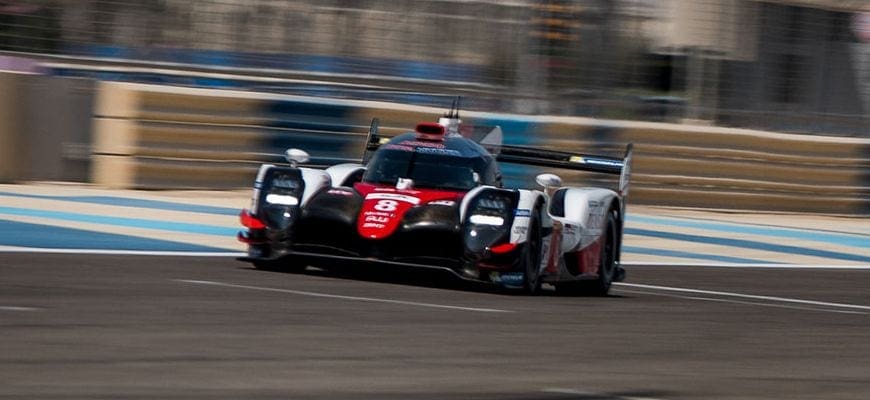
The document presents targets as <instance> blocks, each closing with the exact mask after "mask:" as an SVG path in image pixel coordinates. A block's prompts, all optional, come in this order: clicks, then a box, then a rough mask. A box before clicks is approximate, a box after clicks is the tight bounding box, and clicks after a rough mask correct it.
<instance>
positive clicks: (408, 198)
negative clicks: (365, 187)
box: [366, 193, 420, 211]
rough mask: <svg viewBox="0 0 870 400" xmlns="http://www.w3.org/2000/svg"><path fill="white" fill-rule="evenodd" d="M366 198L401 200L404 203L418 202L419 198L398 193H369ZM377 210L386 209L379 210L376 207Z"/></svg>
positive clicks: (415, 203)
mask: <svg viewBox="0 0 870 400" xmlns="http://www.w3.org/2000/svg"><path fill="white" fill-rule="evenodd" d="M366 200H393V201H402V202H405V203H411V204H414V205H417V204H420V199H418V198H416V197H413V196H407V195H404V194H398V193H370V194H369V195H368V196H366ZM379 203H380V202H379ZM376 209H377V208H376ZM378 211H387V210H379V209H378Z"/></svg>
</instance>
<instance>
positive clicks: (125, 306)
mask: <svg viewBox="0 0 870 400" xmlns="http://www.w3.org/2000/svg"><path fill="white" fill-rule="evenodd" d="M626 283H627V284H630V285H631V286H629V285H620V286H618V287H616V288H615V290H614V291H613V295H612V296H610V297H606V298H591V297H559V296H555V295H554V294H552V293H545V294H544V295H542V296H538V297H525V296H518V295H513V294H509V293H502V292H499V291H494V290H488V289H487V288H480V287H468V286H467V285H462V284H456V283H454V282H452V281H451V280H449V279H448V280H442V279H439V277H438V276H430V275H409V276H405V277H401V278H396V279H388V278H386V277H385V276H384V275H373V274H362V275H360V274H347V273H341V274H337V273H327V272H323V271H317V270H309V271H308V272H306V273H304V274H292V273H281V272H266V271H258V270H253V269H250V268H248V267H247V266H246V265H245V264H243V263H241V262H238V261H235V260H234V259H232V258H225V257H224V258H221V257H159V256H129V255H127V256H123V255H70V254H19V253H4V254H0V337H2V340H0V399H79V398H83V399H84V398H87V399H94V398H99V399H333V398H353V399H444V398H447V399H582V400H592V399H602V400H616V399H625V400H640V399H645V400H649V399H657V400H658V399H661V400H665V399H867V398H868V397H870V295H868V294H870V270H866V269H865V270H848V269H836V270H822V269H818V270H817V269H800V270H795V269H753V268H698V267H666V266H658V267H636V268H633V269H631V270H630V271H629V280H628V281H627V282H626Z"/></svg>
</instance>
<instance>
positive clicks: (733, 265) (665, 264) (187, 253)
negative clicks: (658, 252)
mask: <svg viewBox="0 0 870 400" xmlns="http://www.w3.org/2000/svg"><path fill="white" fill-rule="evenodd" d="M0 253H46V254H94V255H131V256H178V257H244V256H246V255H247V254H246V253H244V252H234V251H229V250H228V251H225V252H221V251H214V252H211V251H199V252H197V251H159V250H158V251H152V250H102V249H58V248H39V247H17V246H0ZM620 265H622V266H623V267H711V268H771V269H842V270H870V264H854V265H815V264H741V263H704V262H697V263H696V262H683V263H676V262H644V261H636V262H623V263H620Z"/></svg>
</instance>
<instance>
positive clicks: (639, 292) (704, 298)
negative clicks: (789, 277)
mask: <svg viewBox="0 0 870 400" xmlns="http://www.w3.org/2000/svg"><path fill="white" fill-rule="evenodd" d="M616 290H618V291H619V292H621V293H636V294H648V295H651V296H661V297H672V298H675V299H686V300H698V301H712V302H718V303H732V304H745V305H750V306H760V307H773V308H787V309H790V310H803V311H818V312H828V313H837V314H868V313H865V312H861V311H849V310H835V309H833V308H820V307H809V306H792V305H788V304H775V303H762V302H757V301H745V300H730V299H718V298H714V297H700V296H683V295H679V294H670V293H661V292H652V291H646V290H628V289H616Z"/></svg>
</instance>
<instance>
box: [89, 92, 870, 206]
mask: <svg viewBox="0 0 870 400" xmlns="http://www.w3.org/2000/svg"><path fill="white" fill-rule="evenodd" d="M443 112H444V110H442V109H436V108H430V107H420V106H407V105H399V104H393V103H383V102H372V101H352V100H341V99H338V100H335V99H328V100H327V99H321V98H313V97H301V96H288V95H273V94H264V93H253V92H244V91H227V90H212V89H195V88H182V87H171V86H159V85H146V84H133V83H120V82H100V83H99V85H98V89H97V95H96V105H95V107H94V114H95V115H94V120H93V137H92V140H93V142H92V157H91V164H92V170H91V179H92V181H93V182H94V183H97V184H100V185H104V186H108V187H113V188H144V189H163V188H209V189H229V188H244V187H249V186H250V185H251V183H252V182H253V178H254V175H255V172H256V169H257V167H258V165H259V164H260V163H262V162H280V161H281V159H280V156H279V155H280V154H282V153H283V151H284V150H285V149H286V148H288V147H298V148H302V149H305V150H306V151H309V152H310V153H311V154H312V156H314V158H313V161H314V162H315V163H318V164H320V165H327V164H333V163H337V162H342V161H351V160H355V159H358V158H359V157H360V155H361V154H362V149H363V146H364V140H365V134H366V132H367V129H368V125H369V122H370V120H371V118H372V117H378V118H379V119H380V121H381V129H382V132H384V133H385V134H387V135H390V134H396V133H399V132H403V131H407V130H409V129H410V128H409V127H413V126H414V125H415V124H416V123H417V122H419V121H424V120H432V119H433V118H435V117H437V116H438V115H440V114H441V113H443ZM462 117H463V119H464V120H465V122H470V123H474V124H482V125H500V126H501V127H502V130H503V131H504V133H505V142H506V143H511V144H529V145H534V146H540V147H546V148H553V149H559V150H566V151H576V152H585V153H603V154H608V153H609V154H615V155H618V154H619V152H620V151H621V149H624V147H625V144H627V143H629V142H632V143H634V145H635V147H634V148H635V157H634V165H633V171H632V174H633V175H632V188H631V194H630V202H631V203H634V204H647V205H668V206H682V207H698V208H724V209H754V210H768V211H798V212H822V213H833V214H866V213H867V212H868V211H870V188H868V186H870V185H868V182H870V160H868V154H870V139H866V138H843V137H822V136H809V135H794V134H785V133H772V132H762V131H752V130H744V129H730V128H721V127H706V126H690V125H674V124H663V123H644V122H623V121H604V120H596V119H588V118H571V117H530V116H517V115H504V114H487V113H476V112H467V113H463V115H462ZM504 170H505V175H506V177H507V178H508V179H509V180H510V181H511V183H517V184H525V185H530V184H533V182H534V180H533V179H532V176H533V175H534V174H535V173H536V172H538V171H539V170H538V169H535V168H526V167H522V168H519V167H514V166H505V167H504ZM563 176H564V177H565V178H566V181H568V182H578V181H579V182H578V183H582V182H589V183H590V184H600V183H602V182H603V181H602V179H603V177H600V176H596V175H595V174H584V173H567V172H566V173H564V174H563Z"/></svg>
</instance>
